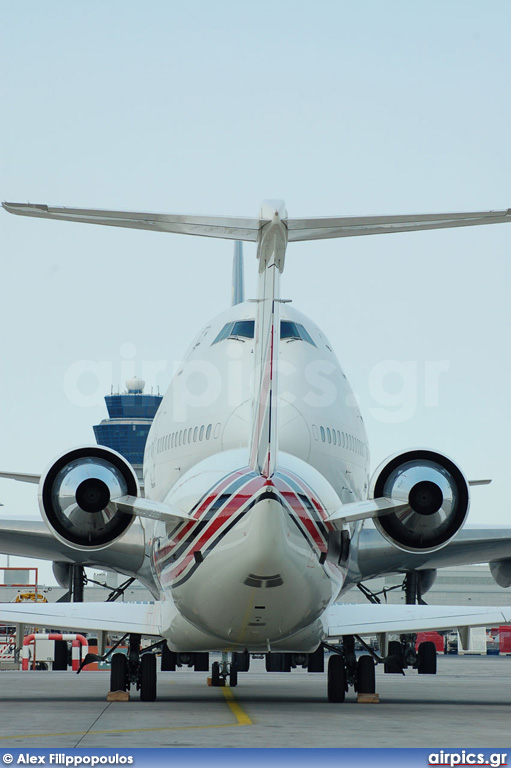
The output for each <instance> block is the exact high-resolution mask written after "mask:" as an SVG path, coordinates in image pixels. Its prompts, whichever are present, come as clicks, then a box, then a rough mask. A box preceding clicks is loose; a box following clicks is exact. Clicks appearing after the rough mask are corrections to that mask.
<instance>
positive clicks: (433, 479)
mask: <svg viewBox="0 0 511 768" xmlns="http://www.w3.org/2000/svg"><path fill="white" fill-rule="evenodd" d="M369 494H370V497H371V498H378V497H381V496H388V497H390V498H392V499H395V500H396V501H399V502H401V503H403V502H404V503H405V504H407V508H406V509H405V510H404V511H403V510H401V511H400V512H398V513H395V512H391V513H390V514H388V515H384V516H383V517H379V518H377V519H375V521H374V523H375V525H376V527H377V529H378V530H379V531H380V533H381V534H382V535H383V536H384V537H385V538H386V539H387V540H388V541H390V542H391V543H392V544H394V546H396V547H399V548H400V549H403V550H404V551H405V552H434V551H435V550H437V549H440V548H441V547H443V546H444V545H445V544H447V543H448V542H449V541H450V540H451V539H452V537H453V536H454V535H455V534H456V533H457V532H458V531H459V530H460V528H461V527H462V526H463V524H464V522H465V520H466V518H467V514H468V507H469V490H468V483H467V481H466V479H465V477H464V476H463V473H462V472H461V470H460V469H459V468H458V467H457V466H456V464H454V462H453V461H451V459H448V458H447V457H446V456H443V455H442V454H441V453H436V452H435V451H428V450H414V451H408V452H406V453H401V454H397V455H395V456H391V457H390V458H388V459H386V460H385V461H384V462H383V464H380V466H379V467H378V469H377V470H376V472H375V473H374V475H373V477H372V479H371V485H370V489H369Z"/></svg>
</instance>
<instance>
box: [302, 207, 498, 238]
mask: <svg viewBox="0 0 511 768" xmlns="http://www.w3.org/2000/svg"><path fill="white" fill-rule="evenodd" d="M510 221H511V208H508V209H507V210H505V211H480V212H474V213H427V214H423V213H421V214H417V215H413V214H412V215H406V216H334V217H329V218H313V219H288V220H287V226H288V242H290V243H293V242H297V241H299V240H324V239H326V238H331V237H356V236H357V235H383V234H386V233H392V232H415V231H417V230H420V229H445V228H447V227H473V226H476V225H478V224H499V223H504V222H510Z"/></svg>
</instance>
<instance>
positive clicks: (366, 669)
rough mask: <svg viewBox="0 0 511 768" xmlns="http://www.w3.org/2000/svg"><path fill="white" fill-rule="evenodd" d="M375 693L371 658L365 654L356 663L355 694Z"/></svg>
mask: <svg viewBox="0 0 511 768" xmlns="http://www.w3.org/2000/svg"><path fill="white" fill-rule="evenodd" d="M375 691H376V678H375V673H374V661H373V659H372V657H371V656H369V655H367V654H366V655H364V656H361V657H360V658H359V660H358V661H357V692H358V693H375Z"/></svg>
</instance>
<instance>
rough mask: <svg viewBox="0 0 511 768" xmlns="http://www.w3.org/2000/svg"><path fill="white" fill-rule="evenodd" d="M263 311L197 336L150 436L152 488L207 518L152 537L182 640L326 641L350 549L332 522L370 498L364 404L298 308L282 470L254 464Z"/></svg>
mask: <svg viewBox="0 0 511 768" xmlns="http://www.w3.org/2000/svg"><path fill="white" fill-rule="evenodd" d="M254 315H255V304H254V303H253V302H244V303H243V304H239V305H236V306H234V307H232V308H231V309H229V310H228V311H226V312H224V313H223V314H221V315H220V316H218V317H217V318H215V319H214V320H212V321H211V323H210V324H208V325H207V326H206V327H205V328H204V329H203V330H202V331H201V332H200V333H199V334H198V336H197V337H196V339H195V340H194V342H193V343H192V345H191V346H190V349H189V350H188V352H187V354H186V356H185V358H184V360H183V362H182V364H181V366H180V368H179V369H178V371H177V372H176V375H175V376H174V379H173V381H172V383H171V385H170V387H169V389H168V391H167V393H166V395H165V397H164V399H163V401H162V403H161V405H160V408H159V410H158V413H157V415H156V418H155V420H154V423H153V426H152V428H151V431H150V433H149V437H148V440H147V445H146V452H145V458H144V484H145V493H146V496H147V497H148V498H151V499H153V500H156V501H162V502H165V503H167V504H170V505H171V506H174V507H178V508H179V509H181V510H182V511H184V512H187V513H193V515H194V517H195V519H197V520H198V521H199V522H198V523H197V524H185V525H181V526H178V527H177V528H175V527H174V528H173V527H170V526H165V525H163V524H162V523H156V524H155V525H154V529H153V530H152V535H151V536H150V540H151V544H150V547H151V559H152V567H153V571H154V576H155V579H156V581H157V583H158V584H159V587H160V590H161V593H162V598H163V599H164V600H166V601H168V603H169V617H172V620H171V619H170V618H169V627H168V631H167V638H168V641H169V643H170V644H171V645H172V646H173V647H176V648H180V647H183V648H184V647H186V648H187V649H188V650H192V649H193V648H204V649H213V648H216V649H219V650H220V649H225V648H236V647H238V648H239V647H244V648H245V647H246V648H249V649H250V650H268V649H269V648H279V649H284V650H286V649H287V650H295V649H297V650H298V649H301V650H306V649H307V647H312V646H314V647H315V646H317V643H318V642H319V641H320V639H322V624H321V615H322V614H323V613H324V611H325V609H326V607H327V606H328V605H329V604H330V603H331V602H332V601H333V600H334V599H335V598H336V596H337V595H338V594H339V591H340V589H341V588H342V585H343V582H344V579H345V575H346V568H347V560H346V558H345V557H344V558H343V557H342V556H337V557H335V558H332V557H329V556H328V546H329V528H330V526H329V524H328V522H327V521H326V518H327V517H328V515H329V514H330V513H331V512H333V511H334V510H335V509H336V508H338V507H339V506H340V504H341V503H342V504H344V503H349V502H353V501H357V500H359V499H361V498H365V497H366V495H367V488H368V468H369V451H368V446H367V437H366V433H365V428H364V424H363V420H362V417H361V415H360V412H359V409H358V407H357V405H356V401H355V398H354V397H353V394H352V391H351V389H350V386H349V384H348V381H347V379H346V377H345V375H344V373H343V371H342V369H341V367H340V365H339V362H338V361H337V358H336V357H335V355H334V353H333V351H332V349H331V346H330V344H329V342H328V340H327V338H326V337H325V336H324V334H323V333H322V331H321V330H320V329H319V328H318V327H317V326H316V325H315V324H314V323H312V322H311V321H310V320H309V319H308V318H306V317H305V316H304V315H302V314H301V313H300V312H298V311H296V310H295V309H294V308H293V307H290V306H289V304H284V305H283V306H282V308H281V314H280V332H281V340H280V347H279V357H278V366H279V377H280V379H279V397H278V408H279V436H278V437H279V453H278V462H277V468H276V471H275V473H274V474H273V476H272V477H271V478H264V477H262V476H260V475H258V474H257V473H254V472H253V470H251V469H250V468H249V464H248V445H249V440H250V429H251V417H252V401H253V381H254V362H253V356H254V319H255V317H254ZM170 606H172V609H174V610H170ZM175 609H177V612H178V619H176V618H175ZM179 618H182V621H180V620H179Z"/></svg>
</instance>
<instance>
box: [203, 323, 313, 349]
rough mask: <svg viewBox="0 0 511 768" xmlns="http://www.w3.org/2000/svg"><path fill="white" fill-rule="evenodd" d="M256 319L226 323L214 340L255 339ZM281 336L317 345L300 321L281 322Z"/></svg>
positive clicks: (288, 339) (286, 339) (215, 342)
mask: <svg viewBox="0 0 511 768" xmlns="http://www.w3.org/2000/svg"><path fill="white" fill-rule="evenodd" d="M254 325H255V321H254V320H237V321H235V322H231V323H227V324H226V325H224V327H223V328H222V330H221V331H220V333H219V334H218V336H217V337H216V339H215V340H214V341H213V342H212V343H213V344H218V342H219V341H223V340H224V339H253V338H254ZM280 338H281V339H283V340H284V341H291V340H292V339H301V340H302V341H306V342H308V343H309V344H312V345H313V346H314V347H315V346H316V345H315V344H314V342H313V341H312V339H311V337H310V336H309V334H308V333H307V331H306V330H305V328H304V327H303V325H301V324H300V323H292V322H290V321H289V320H281V322H280Z"/></svg>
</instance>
